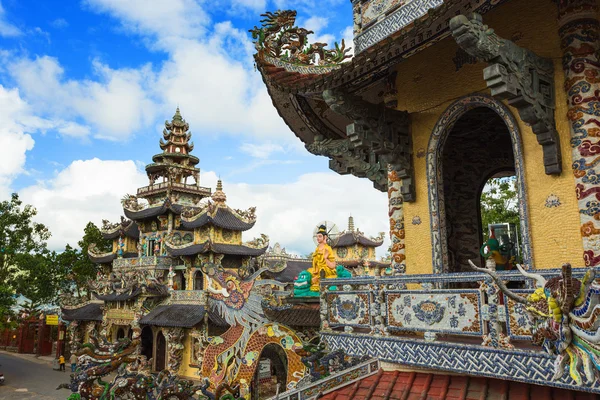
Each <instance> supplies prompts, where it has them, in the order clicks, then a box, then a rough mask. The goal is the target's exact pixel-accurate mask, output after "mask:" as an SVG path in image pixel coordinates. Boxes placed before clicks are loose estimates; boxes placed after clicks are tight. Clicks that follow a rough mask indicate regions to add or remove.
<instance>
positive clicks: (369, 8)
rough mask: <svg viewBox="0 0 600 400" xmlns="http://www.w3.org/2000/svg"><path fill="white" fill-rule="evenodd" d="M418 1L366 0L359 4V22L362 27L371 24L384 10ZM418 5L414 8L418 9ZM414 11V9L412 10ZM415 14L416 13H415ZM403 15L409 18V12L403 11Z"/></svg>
mask: <svg viewBox="0 0 600 400" xmlns="http://www.w3.org/2000/svg"><path fill="white" fill-rule="evenodd" d="M411 2H412V3H419V1H418V0H412V1H411V0H406V1H405V0H370V1H366V2H364V3H363V4H362V5H361V10H360V11H361V23H362V26H363V28H364V27H366V26H367V25H369V24H371V23H372V22H374V21H377V18H379V16H381V15H383V14H384V13H385V12H387V11H389V10H391V9H392V8H396V7H398V6H404V5H405V4H406V3H411ZM418 9H419V7H417V8H416V10H418ZM413 12H414V11H413ZM415 16H417V15H415ZM405 17H406V18H407V19H408V18H410V12H409V13H405Z"/></svg>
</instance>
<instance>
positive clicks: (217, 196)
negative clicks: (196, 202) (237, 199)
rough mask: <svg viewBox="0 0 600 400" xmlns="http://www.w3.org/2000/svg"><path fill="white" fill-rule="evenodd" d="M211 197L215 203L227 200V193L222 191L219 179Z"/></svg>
mask: <svg viewBox="0 0 600 400" xmlns="http://www.w3.org/2000/svg"><path fill="white" fill-rule="evenodd" d="M211 198H212V199H213V201H214V202H215V203H217V204H225V202H226V201H227V195H226V194H225V192H223V182H221V180H220V179H219V180H218V181H217V190H215V192H214V193H213V194H212V197H211Z"/></svg>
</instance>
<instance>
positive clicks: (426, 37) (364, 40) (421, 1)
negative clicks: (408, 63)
mask: <svg viewBox="0 0 600 400" xmlns="http://www.w3.org/2000/svg"><path fill="white" fill-rule="evenodd" d="M390 1H391V0H388V2H390ZM505 1H506V0H469V1H456V0H445V1H444V0H412V1H407V2H406V3H407V4H405V5H403V6H402V7H400V8H398V9H397V10H396V11H393V12H392V13H390V14H389V15H387V16H386V17H385V18H384V19H383V20H381V21H379V22H377V23H375V24H372V25H371V26H369V27H367V28H366V29H362V26H364V22H363V21H361V19H362V18H361V15H362V13H361V10H359V9H358V8H357V7H354V8H353V14H354V26H355V27H354V31H355V37H354V52H355V54H358V53H360V52H362V51H364V50H365V49H367V48H368V47H371V46H373V45H375V44H377V43H379V42H381V41H382V40H383V39H385V38H387V37H389V36H391V35H393V34H397V33H398V32H399V31H401V30H403V29H405V28H410V27H411V24H413V22H414V21H415V20H418V19H421V18H426V17H425V15H426V14H428V11H429V17H428V18H430V19H431V18H432V16H438V15H439V17H438V18H436V19H435V21H434V23H430V24H419V26H418V27H416V28H415V29H420V30H421V31H420V32H418V33H417V34H414V35H410V37H408V36H409V35H406V36H407V37H406V39H404V40H403V41H402V49H403V53H404V54H405V57H408V56H409V55H411V54H413V53H414V52H416V51H418V50H419V49H422V48H425V47H427V46H430V45H431V44H432V43H434V42H436V41H439V40H441V39H443V38H444V37H446V36H448V34H449V32H448V21H449V20H450V19H451V18H452V17H454V16H456V15H458V14H460V13H464V12H465V10H466V11H467V12H477V13H479V14H485V13H486V12H488V11H490V10H491V9H492V8H494V7H496V6H498V5H500V4H502V3H504V2H505ZM354 4H355V5H356V3H354ZM432 9H433V10H432ZM415 25H416V24H415ZM421 27H422V28H421Z"/></svg>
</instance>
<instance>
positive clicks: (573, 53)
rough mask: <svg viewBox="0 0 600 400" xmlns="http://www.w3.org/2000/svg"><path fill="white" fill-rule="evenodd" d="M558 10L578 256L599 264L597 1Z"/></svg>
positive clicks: (564, 1) (562, 0)
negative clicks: (577, 222) (576, 206)
mask: <svg viewBox="0 0 600 400" xmlns="http://www.w3.org/2000/svg"><path fill="white" fill-rule="evenodd" d="M558 9H559V17H558V20H559V35H560V39H561V48H562V51H563V68H564V71H565V91H566V92H567V105H568V108H569V110H568V113H567V117H568V119H569V121H570V123H571V148H572V154H573V174H574V175H575V182H576V193H577V200H578V202H579V215H580V218H581V235H582V236H583V250H584V251H583V259H584V261H585V265H586V266H596V265H599V264H600V177H599V175H598V173H599V172H600V170H597V168H596V166H597V164H598V157H599V156H600V140H599V138H600V86H599V85H598V84H599V83H600V73H599V72H600V60H599V53H598V51H599V48H600V44H599V42H598V40H599V33H600V29H599V23H598V4H597V2H596V1H595V0H559V1H558Z"/></svg>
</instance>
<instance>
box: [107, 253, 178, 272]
mask: <svg viewBox="0 0 600 400" xmlns="http://www.w3.org/2000/svg"><path fill="white" fill-rule="evenodd" d="M171 266H175V263H174V260H173V259H172V258H170V257H161V256H149V257H133V258H117V259H116V260H114V261H113V269H115V270H120V269H131V268H158V269H169V267H171Z"/></svg>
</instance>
